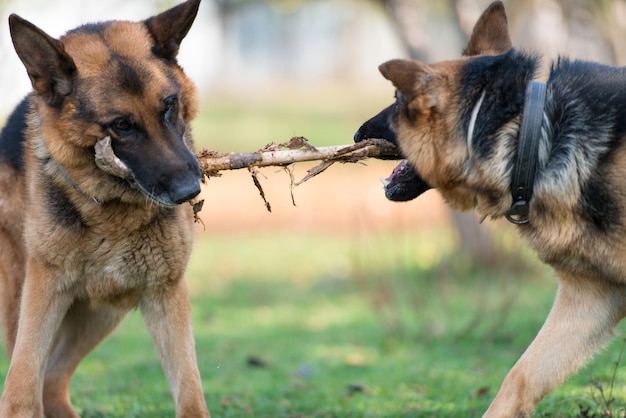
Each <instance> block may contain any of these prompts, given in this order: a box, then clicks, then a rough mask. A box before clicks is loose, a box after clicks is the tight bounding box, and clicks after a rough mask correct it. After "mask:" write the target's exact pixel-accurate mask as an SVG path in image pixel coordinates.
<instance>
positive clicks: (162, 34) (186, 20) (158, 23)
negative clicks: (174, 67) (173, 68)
mask: <svg viewBox="0 0 626 418" xmlns="http://www.w3.org/2000/svg"><path fill="white" fill-rule="evenodd" d="M199 7H200V0H187V1H186V2H184V3H181V4H179V5H178V6H174V7H172V8H171V9H169V10H166V11H164V12H163V13H160V14H158V15H156V16H152V17H150V18H148V19H146V20H145V21H144V23H145V25H146V27H147V28H148V31H149V32H150V34H151V35H152V37H153V38H154V41H155V44H154V47H153V52H154V53H155V54H156V55H158V56H160V57H162V58H165V59H167V60H171V59H174V58H176V55H178V48H179V47H180V44H181V42H182V41H183V38H184V37H185V36H186V35H187V32H189V29H190V28H191V24H192V23H193V21H194V20H195V18H196V15H197V14H198V8H199Z"/></svg>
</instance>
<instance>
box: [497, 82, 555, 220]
mask: <svg viewBox="0 0 626 418" xmlns="http://www.w3.org/2000/svg"><path fill="white" fill-rule="evenodd" d="M546 87H547V86H546V83H543V82H540V81H534V80H531V81H529V82H528V85H527V87H526V100H525V103H524V111H523V113H522V121H521V123H520V130H519V133H518V137H517V153H516V157H515V165H514V166H513V175H512V178H511V195H512V197H513V204H512V205H511V207H510V208H509V210H507V211H506V213H505V216H506V219H508V220H509V221H510V222H512V223H514V224H516V225H522V224H525V223H528V221H529V218H528V214H529V209H530V200H531V198H532V196H533V185H534V183H535V176H536V174H537V162H538V159H539V156H538V148H539V140H540V138H541V125H542V122H543V110H544V105H545V102H546Z"/></svg>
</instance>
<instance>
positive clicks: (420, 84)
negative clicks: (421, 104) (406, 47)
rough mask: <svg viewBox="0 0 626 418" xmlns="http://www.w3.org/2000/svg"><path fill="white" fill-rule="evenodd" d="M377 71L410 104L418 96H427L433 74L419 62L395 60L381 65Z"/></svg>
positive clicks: (426, 66)
mask: <svg viewBox="0 0 626 418" xmlns="http://www.w3.org/2000/svg"><path fill="white" fill-rule="evenodd" d="M378 69H379V70H380V73H381V74H382V75H383V77H385V78H386V79H387V80H389V81H391V82H392V83H393V85H394V86H395V87H396V89H398V91H399V92H400V93H401V94H402V96H404V98H405V99H406V100H407V101H409V102H411V101H413V100H414V99H415V98H416V97H418V96H424V97H426V96H429V95H428V92H429V90H430V89H429V82H430V81H431V79H432V76H433V74H434V72H433V70H432V69H431V68H430V67H429V66H428V65H426V64H423V63H421V62H419V61H413V60H402V59H395V60H391V61H387V62H385V63H384V64H381V65H380V66H379V67H378Z"/></svg>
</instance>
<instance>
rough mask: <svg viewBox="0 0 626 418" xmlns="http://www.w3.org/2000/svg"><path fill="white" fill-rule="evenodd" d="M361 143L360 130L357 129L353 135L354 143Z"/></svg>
mask: <svg viewBox="0 0 626 418" xmlns="http://www.w3.org/2000/svg"><path fill="white" fill-rule="evenodd" d="M361 141H363V138H362V137H361V129H360V128H359V130H358V131H356V132H355V133H354V142H361Z"/></svg>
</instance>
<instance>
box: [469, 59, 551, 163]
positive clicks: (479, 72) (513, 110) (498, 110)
mask: <svg viewBox="0 0 626 418" xmlns="http://www.w3.org/2000/svg"><path fill="white" fill-rule="evenodd" d="M538 65H539V58H538V57H537V56H534V55H529V54H526V53H523V52H520V51H517V50H514V49H512V50H510V51H509V52H507V53H504V54H502V55H497V56H484V57H476V58H470V59H469V60H468V62H467V64H466V65H464V66H463V71H462V73H461V77H460V86H461V91H460V92H459V97H460V98H461V106H460V108H461V109H463V111H462V114H461V115H460V122H461V126H462V130H463V134H464V135H463V136H464V137H467V129H468V125H469V121H470V118H471V115H472V110H473V109H474V106H475V105H476V103H477V102H478V100H479V98H480V95H481V94H482V92H483V91H485V98H484V99H483V103H482V105H481V107H480V111H479V113H478V117H477V120H478V121H480V123H477V124H476V126H475V128H474V133H473V138H474V140H473V141H472V148H473V151H474V153H475V155H476V156H477V157H479V158H482V159H488V158H490V157H491V155H492V152H493V149H494V146H495V145H496V133H497V131H498V129H499V128H501V127H502V126H503V125H505V124H506V123H507V122H509V121H510V120H511V119H513V118H515V117H517V116H519V115H520V114H521V112H522V109H523V106H524V99H525V92H526V84H527V83H528V81H530V80H532V79H533V77H534V75H535V72H536V70H537V67H538Z"/></svg>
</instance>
